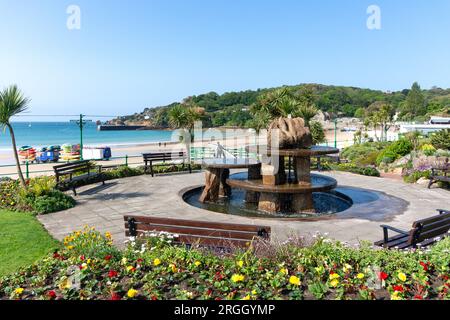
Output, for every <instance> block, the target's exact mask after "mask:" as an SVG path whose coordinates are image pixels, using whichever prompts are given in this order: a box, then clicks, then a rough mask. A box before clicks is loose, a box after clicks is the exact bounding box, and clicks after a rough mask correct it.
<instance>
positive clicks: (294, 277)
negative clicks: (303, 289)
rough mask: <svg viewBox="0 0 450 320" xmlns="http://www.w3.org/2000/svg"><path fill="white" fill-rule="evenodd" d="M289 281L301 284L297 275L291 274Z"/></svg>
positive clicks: (297, 284)
mask: <svg viewBox="0 0 450 320" xmlns="http://www.w3.org/2000/svg"><path fill="white" fill-rule="evenodd" d="M289 283H290V284H293V285H296V286H299V285H300V284H301V282H300V279H299V278H298V277H296V276H291V277H290V278H289Z"/></svg>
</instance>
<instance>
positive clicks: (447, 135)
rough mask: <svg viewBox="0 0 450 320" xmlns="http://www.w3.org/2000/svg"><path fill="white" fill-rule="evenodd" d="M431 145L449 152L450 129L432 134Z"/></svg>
mask: <svg viewBox="0 0 450 320" xmlns="http://www.w3.org/2000/svg"><path fill="white" fill-rule="evenodd" d="M431 144H432V145H433V147H435V148H436V149H442V150H450V129H444V130H441V131H438V132H436V133H433V134H432V136H431Z"/></svg>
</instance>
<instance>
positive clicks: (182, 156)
mask: <svg viewBox="0 0 450 320" xmlns="http://www.w3.org/2000/svg"><path fill="white" fill-rule="evenodd" d="M142 157H143V158H144V173H147V172H148V169H149V168H150V173H151V175H152V177H154V176H155V173H154V170H153V165H155V163H156V164H158V165H171V164H174V161H177V160H182V161H183V163H182V164H183V168H185V166H186V164H187V166H188V169H189V173H192V167H191V164H190V162H188V161H187V154H186V152H184V151H179V152H155V153H144V154H142ZM186 162H187V163H186Z"/></svg>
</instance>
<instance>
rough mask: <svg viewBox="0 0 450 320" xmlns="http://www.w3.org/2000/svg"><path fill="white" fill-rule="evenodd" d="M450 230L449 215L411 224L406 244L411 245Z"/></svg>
mask: <svg viewBox="0 0 450 320" xmlns="http://www.w3.org/2000/svg"><path fill="white" fill-rule="evenodd" d="M449 229H450V213H443V214H441V215H438V216H434V217H430V218H425V219H422V220H418V221H416V222H414V223H413V227H412V230H411V232H410V235H409V240H408V242H409V243H411V244H414V243H418V242H422V241H424V240H427V239H432V238H434V237H437V236H440V235H443V234H445V233H447V232H448V231H449Z"/></svg>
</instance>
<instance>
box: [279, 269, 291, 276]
mask: <svg viewBox="0 0 450 320" xmlns="http://www.w3.org/2000/svg"><path fill="white" fill-rule="evenodd" d="M280 273H281V274H284V275H286V274H288V273H289V270H288V269H287V268H281V269H280Z"/></svg>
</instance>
